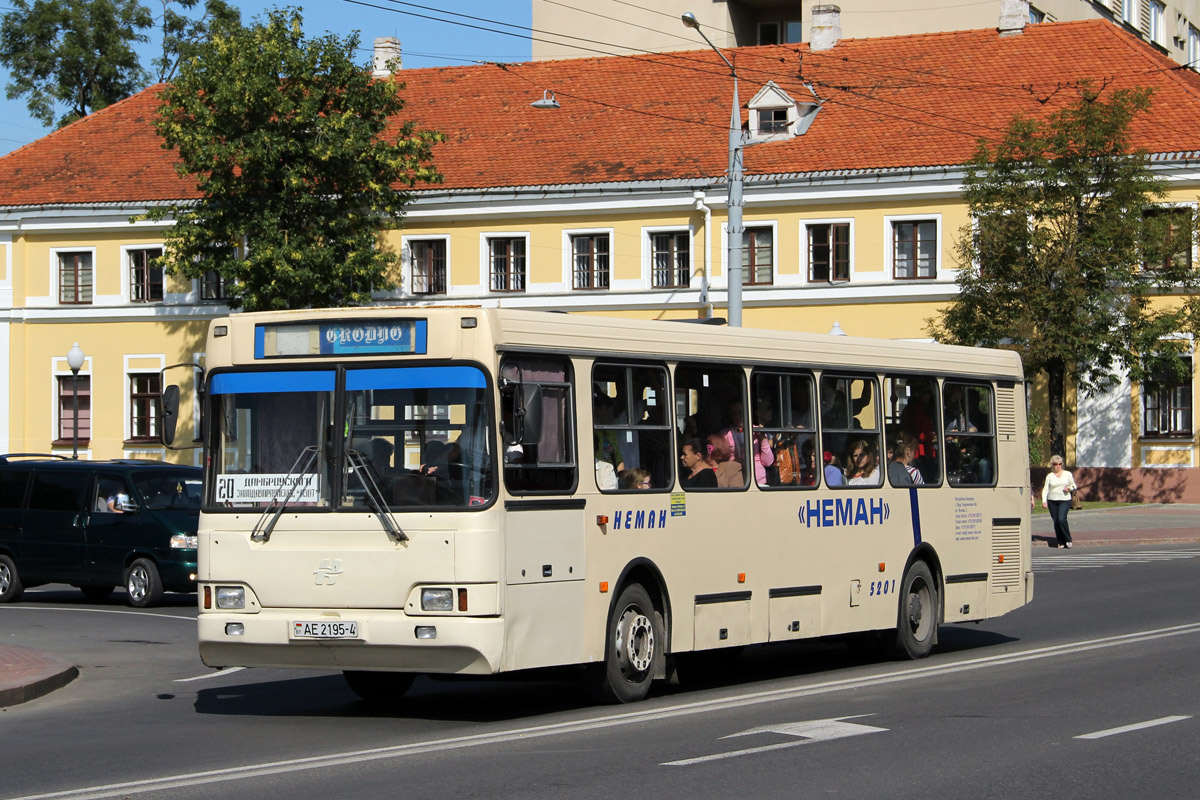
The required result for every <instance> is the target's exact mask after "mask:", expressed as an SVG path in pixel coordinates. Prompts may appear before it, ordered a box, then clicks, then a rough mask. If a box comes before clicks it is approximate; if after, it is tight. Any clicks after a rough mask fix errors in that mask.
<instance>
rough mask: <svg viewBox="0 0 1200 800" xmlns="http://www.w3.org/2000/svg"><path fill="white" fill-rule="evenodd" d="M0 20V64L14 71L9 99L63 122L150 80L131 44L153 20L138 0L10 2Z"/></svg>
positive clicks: (43, 118) (46, 119)
mask: <svg viewBox="0 0 1200 800" xmlns="http://www.w3.org/2000/svg"><path fill="white" fill-rule="evenodd" d="M12 3H13V6H14V8H13V10H12V11H10V12H9V13H7V14H5V15H4V19H3V20H2V21H0V64H4V66H5V67H7V68H8V69H9V71H10V72H11V75H12V77H11V80H10V82H9V84H8V87H7V92H6V93H7V96H8V98H9V99H10V100H13V99H16V98H17V97H21V96H22V95H26V96H27V99H26V106H27V107H28V108H29V113H30V114H32V115H33V116H34V117H35V118H36V119H38V120H40V121H41V122H42V123H43V124H45V125H51V124H54V123H55V122H56V120H55V114H56V110H55V108H56V106H57V105H59V104H62V105H65V106H66V111H65V112H64V113H63V114H62V116H60V117H59V118H58V120H57V124H58V126H59V127H62V126H63V125H66V124H68V123H70V122H73V121H75V120H76V119H79V118H80V117H85V116H87V115H88V114H90V113H91V112H92V111H96V110H98V109H101V108H104V107H105V106H107V105H109V104H111V103H115V102H116V101H118V100H120V99H122V98H125V97H128V96H129V95H131V94H132V93H133V92H135V91H137V89H139V88H140V87H141V86H142V85H144V81H145V72H144V71H143V70H142V68H141V65H140V64H139V63H138V58H137V54H136V53H135V52H134V49H133V44H134V43H136V42H144V41H146V40H147V37H146V34H145V33H143V31H145V30H146V29H147V28H149V27H150V26H151V25H153V23H154V20H153V17H152V16H151V15H150V12H149V10H147V9H146V7H145V6H143V5H141V4H140V3H138V2H137V0H34V3H33V4H32V5H30V4H29V2H28V0H12Z"/></svg>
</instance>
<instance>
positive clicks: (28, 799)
mask: <svg viewBox="0 0 1200 800" xmlns="http://www.w3.org/2000/svg"><path fill="white" fill-rule="evenodd" d="M1193 634H1200V622H1194V623H1190V624H1188V625H1175V626H1172V627H1169V628H1156V629H1151V630H1146V631H1140V632H1137V633H1126V634H1121V635H1119V636H1106V637H1103V638H1100V639H1085V640H1083V641H1080V642H1069V643H1067V644H1060V645H1051V646H1049V647H1039V648H1035V649H1033V650H1025V651H1021V652H1017V653H1010V654H1007V655H995V656H984V657H982V658H972V659H965V660H963V661H952V662H949V663H945V664H934V665H929V666H919V667H907V668H898V669H896V670H895V671H893V672H889V673H885V674H883V675H874V676H863V677H858V678H843V679H841V680H834V681H825V682H823V683H817V684H812V685H809V686H796V687H791V688H787V689H771V690H767V691H759V692H749V693H747V694H744V695H734V696H732V697H723V698H715V699H711V700H697V701H693V702H683V703H680V704H679V705H676V706H672V705H670V704H669V703H661V704H660V703H657V702H654V701H651V702H649V703H644V704H643V708H642V710H637V711H623V712H616V713H612V714H608V715H605V716H601V717H597V718H594V719H586V720H578V721H575V722H557V723H552V724H548V725H533V726H530V727H526V728H511V729H506V730H499V731H494V732H491V733H476V734H470V735H467V736H455V737H451V738H447V739H432V740H428V741H420V742H412V743H410V744H400V745H391V746H388V747H375V748H370V749H366V750H350V751H346V752H341V753H329V754H326V755H317V756H307V757H304V758H291V759H285V760H281V761H269V762H264V763H261V764H248V765H244V766H239V767H229V768H226V769H215V770H206V771H203V772H187V773H181V774H179V775H169V776H165V777H161V778H149V779H146V780H136V781H125V782H122V783H111V784H105V785H102V786H86V787H79V788H76V789H66V790H63V791H58V792H46V793H43V794H35V795H25V796H22V797H12V798H7V799H6V800H105V799H106V798H110V797H126V796H132V795H136V794H144V793H146V792H159V791H164V790H168V789H179V788H185V787H195V786H205V785H208V784H215V783H221V782H224V781H235V780H245V779H248V778H260V777H266V776H269V775H281V774H288V773H295V772H303V771H306V770H313V769H323V768H327V767H334V766H346V765H351V764H363V763H367V762H370V761H379V760H383V759H395V758H405V757H408V756H413V755H420V754H425V753H435V752H440V753H445V752H451V751H454V750H462V749H466V748H471V747H480V746H484V745H492V744H505V743H509V742H520V741H529V740H532V739H540V738H543V737H547V736H562V735H564V734H571V733H591V732H594V731H597V730H603V729H607V728H621V727H627V726H630V725H644V724H653V723H656V722H658V721H660V720H663V719H671V718H676V717H687V716H692V715H695V714H706V713H710V712H713V711H722V710H726V709H732V708H745V707H750V706H756V705H761V704H765V703H776V702H779V701H780V700H794V699H797V698H802V697H814V696H817V695H824V694H831V693H835V692H845V691H851V690H855V689H862V688H865V687H879V686H887V685H890V684H896V683H904V682H908V681H914V680H921V679H924V678H930V677H938V676H943V675H953V674H956V673H959V672H973V671H976V670H981V669H987V668H990V667H1005V666H1008V665H1010V664H1019V663H1022V662H1025V661H1037V660H1041V659H1047V658H1056V657H1065V656H1073V655H1076V654H1078V653H1086V652H1089V651H1092V650H1103V649H1107V648H1111V647H1120V646H1122V645H1128V644H1139V643H1142V642H1147V641H1153V640H1155V639H1163V638H1167V637H1172V636H1187V635H1193ZM646 706H648V707H646ZM789 744H790V743H789Z"/></svg>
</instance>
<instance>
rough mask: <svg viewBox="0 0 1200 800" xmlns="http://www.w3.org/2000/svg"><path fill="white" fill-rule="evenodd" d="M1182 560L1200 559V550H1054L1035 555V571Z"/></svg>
mask: <svg viewBox="0 0 1200 800" xmlns="http://www.w3.org/2000/svg"><path fill="white" fill-rule="evenodd" d="M1182 558H1200V548H1185V549H1182V550H1142V551H1139V552H1136V553H1088V552H1087V551H1086V550H1083V549H1081V548H1079V547H1073V548H1071V549H1070V550H1054V551H1053V552H1050V553H1045V554H1038V553H1035V555H1034V556H1033V571H1034V573H1039V572H1040V573H1046V572H1066V571H1067V570H1073V569H1097V568H1099V567H1119V566H1123V565H1125V564H1149V563H1150V562H1152V561H1177V560H1179V559H1182Z"/></svg>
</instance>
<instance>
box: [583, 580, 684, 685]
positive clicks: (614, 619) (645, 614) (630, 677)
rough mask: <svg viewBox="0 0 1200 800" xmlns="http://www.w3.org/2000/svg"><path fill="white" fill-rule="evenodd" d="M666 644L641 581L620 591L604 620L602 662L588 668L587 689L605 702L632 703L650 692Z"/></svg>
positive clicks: (651, 603) (661, 627)
mask: <svg viewBox="0 0 1200 800" xmlns="http://www.w3.org/2000/svg"><path fill="white" fill-rule="evenodd" d="M665 644H666V638H665V636H664V634H663V623H662V617H661V616H660V615H659V613H658V611H657V610H655V608H654V602H653V601H652V600H651V599H650V595H649V593H648V592H647V591H646V590H645V589H644V588H643V587H642V586H641V584H637V583H631V584H629V585H628V586H626V587H625V589H624V590H622V592H621V594H620V596H619V597H618V598H617V602H616V603H615V604H614V605H613V610H612V616H611V617H610V618H609V621H608V640H607V643H606V646H605V648H604V650H605V653H604V662H603V663H602V664H595V665H593V667H592V676H591V681H590V683H591V689H592V693H593V694H594V695H595V696H596V698H597V699H598V700H600V701H601V702H605V703H635V702H637V701H638V700H641V699H642V698H643V697H645V696H646V693H647V692H649V691H650V684H651V683H652V682H653V680H654V664H655V661H656V660H658V659H659V658H660V656H661V653H660V649H661V648H662V647H664V646H665Z"/></svg>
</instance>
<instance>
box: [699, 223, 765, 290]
mask: <svg viewBox="0 0 1200 800" xmlns="http://www.w3.org/2000/svg"><path fill="white" fill-rule="evenodd" d="M748 228H770V229H771V282H770V283H769V284H768V283H746V281H745V278H744V277H743V278H742V291H746V290H747V289H749V290H751V291H758V290H767V289H774V288H777V287H778V286H779V220H777V219H755V220H746V219H743V220H742V233H743V234H745V232H746V230H747V229H748ZM738 252H741V251H740V250H739V251H738ZM709 282H710V283H711V284H712V285H713V286H720V287H724V288H726V289H728V288H729V222H728V221H726V222H722V223H721V279H720V280H719V281H717V280H713V276H711V275H710V276H709Z"/></svg>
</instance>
